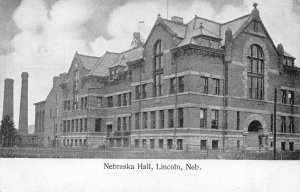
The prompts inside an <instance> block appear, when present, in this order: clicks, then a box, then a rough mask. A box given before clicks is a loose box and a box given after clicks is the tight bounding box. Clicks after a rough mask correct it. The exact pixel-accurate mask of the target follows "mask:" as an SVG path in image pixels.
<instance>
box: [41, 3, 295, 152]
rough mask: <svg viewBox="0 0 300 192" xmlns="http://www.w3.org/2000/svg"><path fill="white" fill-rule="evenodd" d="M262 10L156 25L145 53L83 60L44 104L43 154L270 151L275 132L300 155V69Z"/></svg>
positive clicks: (282, 146) (77, 61)
mask: <svg viewBox="0 0 300 192" xmlns="http://www.w3.org/2000/svg"><path fill="white" fill-rule="evenodd" d="M256 6H257V4H254V9H253V10H252V12H251V14H248V15H245V16H242V17H240V18H237V19H234V20H232V21H229V22H226V23H218V22H214V21H211V20H208V19H205V18H201V17H198V16H195V18H194V19H192V20H191V21H189V22H188V23H184V22H183V19H182V18H180V17H176V16H174V17H172V18H171V20H168V19H163V18H161V17H160V15H158V17H157V20H156V23H155V24H154V26H153V28H152V30H151V32H150V34H149V36H148V38H147V40H146V41H145V43H144V44H143V45H142V46H136V47H135V48H133V49H130V50H128V51H125V52H123V53H111V52H106V53H105V54H104V55H103V56H101V57H99V58H98V57H90V56H84V55H80V54H78V53H76V54H75V56H74V59H73V61H72V63H71V66H70V69H69V71H68V72H67V73H63V74H61V75H60V76H59V77H55V78H54V80H53V88H52V90H51V92H50V94H49V96H48V97H47V99H46V101H45V103H44V110H45V116H44V119H45V120H44V122H45V125H44V128H42V129H36V130H42V131H44V132H43V133H44V134H43V137H44V143H45V145H47V143H48V144H49V143H50V144H51V143H52V144H53V143H54V144H56V145H59V146H72V147H79V146H91V147H99V146H101V145H106V146H110V147H138V148H148V149H177V150H183V149H191V150H197V149H207V148H210V149H224V150H239V149H241V148H242V147H246V148H258V147H259V148H262V149H265V148H272V147H273V135H274V134H273V132H274V130H273V129H274V127H275V125H274V124H275V123H276V130H277V131H276V132H277V145H278V146H277V148H279V149H281V150H294V149H296V148H300V134H299V131H300V130H299V126H300V69H299V68H298V67H296V66H295V64H294V61H295V58H294V57H293V56H291V55H290V54H288V53H287V52H285V51H284V49H283V46H282V45H281V44H279V45H278V46H275V44H274V43H273V41H272V38H271V37H270V35H269V33H268V32H267V30H266V28H265V26H264V24H263V22H262V20H261V18H260V15H259V11H258V9H257V7H256ZM275 88H277V90H278V91H277V110H276V114H277V115H276V118H275V117H274V99H275V96H274V95H275V91H274V90H275ZM37 109H39V108H38V107H37ZM36 117H37V118H38V120H37V121H39V118H40V116H39V112H38V111H37V116H36ZM275 120H276V121H275ZM38 127H40V124H39V123H38V124H37V128H38ZM53 141H55V142H53Z"/></svg>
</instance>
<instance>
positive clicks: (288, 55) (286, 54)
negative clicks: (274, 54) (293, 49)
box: [283, 51, 296, 59]
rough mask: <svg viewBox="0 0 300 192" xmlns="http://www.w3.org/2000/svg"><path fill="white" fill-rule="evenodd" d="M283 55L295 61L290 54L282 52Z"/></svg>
mask: <svg viewBox="0 0 300 192" xmlns="http://www.w3.org/2000/svg"><path fill="white" fill-rule="evenodd" d="M283 55H284V56H286V57H290V58H292V59H296V58H295V57H294V56H292V55H291V54H289V53H287V52H285V51H284V53H283Z"/></svg>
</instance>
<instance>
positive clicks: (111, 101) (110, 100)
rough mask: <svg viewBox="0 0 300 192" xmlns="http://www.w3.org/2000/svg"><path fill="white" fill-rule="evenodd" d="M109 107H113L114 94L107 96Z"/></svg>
mask: <svg viewBox="0 0 300 192" xmlns="http://www.w3.org/2000/svg"><path fill="white" fill-rule="evenodd" d="M107 107H113V96H109V97H107Z"/></svg>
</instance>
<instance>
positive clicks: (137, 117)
mask: <svg viewBox="0 0 300 192" xmlns="http://www.w3.org/2000/svg"><path fill="white" fill-rule="evenodd" d="M135 129H140V114H139V113H136V114H135Z"/></svg>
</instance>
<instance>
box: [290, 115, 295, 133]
mask: <svg viewBox="0 0 300 192" xmlns="http://www.w3.org/2000/svg"><path fill="white" fill-rule="evenodd" d="M289 120H290V124H289V132H290V133H295V126H294V117H289Z"/></svg>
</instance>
